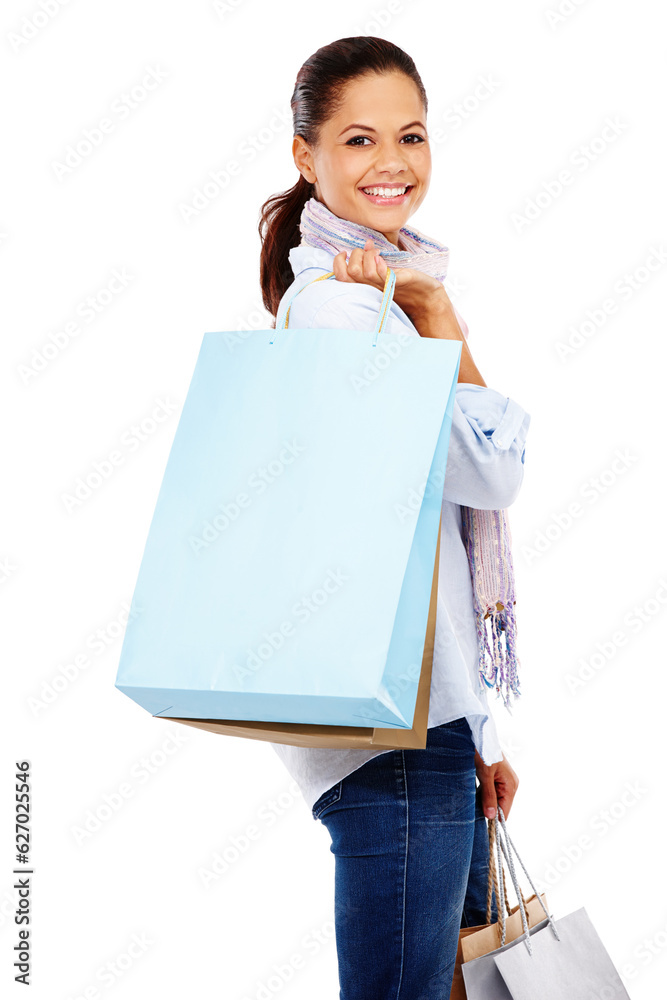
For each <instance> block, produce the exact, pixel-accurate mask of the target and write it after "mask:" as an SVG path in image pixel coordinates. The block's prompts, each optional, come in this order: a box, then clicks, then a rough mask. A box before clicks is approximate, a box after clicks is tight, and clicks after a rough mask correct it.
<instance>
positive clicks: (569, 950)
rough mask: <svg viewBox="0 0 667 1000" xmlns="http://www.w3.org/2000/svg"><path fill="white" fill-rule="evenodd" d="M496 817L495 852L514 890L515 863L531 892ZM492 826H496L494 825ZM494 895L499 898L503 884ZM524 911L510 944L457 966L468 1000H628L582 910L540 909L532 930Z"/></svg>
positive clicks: (614, 969)
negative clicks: (497, 849) (555, 912)
mask: <svg viewBox="0 0 667 1000" xmlns="http://www.w3.org/2000/svg"><path fill="white" fill-rule="evenodd" d="M498 815H499V817H500V822H501V825H502V829H503V834H504V836H503V839H502V840H501V841H500V844H501V849H502V851H503V853H504V855H505V857H506V858H507V860H508V864H509V869H510V875H511V878H512V882H513V884H514V887H515V889H516V890H517V893H520V889H519V886H518V880H517V876H516V871H515V864H514V862H515V861H517V862H518V863H519V864H520V865H521V867H522V869H523V871H524V873H525V874H526V876H527V877H528V879H529V881H530V884H531V886H532V888H533V889H534V888H535V887H534V884H533V881H532V879H531V878H530V875H528V872H527V870H526V867H525V865H524V864H523V861H522V860H521V858H520V857H519V854H518V852H517V851H516V848H515V847H514V844H513V843H512V840H511V838H510V837H509V834H508V833H507V830H506V827H505V818H504V816H503V812H502V809H501V808H500V807H499V808H498ZM493 822H494V825H496V826H497V820H494V821H493ZM497 835H498V831H497V830H496V836H497ZM500 894H501V897H504V881H503V883H502V884H501V893H500ZM522 899H523V897H522ZM500 905H501V904H499V906H500ZM525 909H526V908H525V907H520V912H521V921H522V929H523V933H522V934H521V935H520V936H519V937H517V938H516V939H515V940H514V941H507V940H506V941H505V942H504V943H503V944H502V946H501V947H499V948H496V949H495V950H494V951H492V952H490V953H489V954H487V955H482V956H480V957H478V958H474V959H472V960H471V961H469V962H464V963H463V965H462V966H461V969H462V972H463V978H464V981H465V989H466V994H467V997H468V1000H482V998H483V1000H535V998H536V997H539V998H540V1000H591V998H592V997H598V998H602V997H605V998H608V1000H629V997H628V993H627V991H626V989H625V987H624V986H623V983H622V981H621V979H620V976H619V974H618V972H617V971H616V968H615V967H614V965H613V962H612V960H611V958H610V956H609V954H608V953H607V951H606V949H605V947H604V945H603V943H602V941H601V940H600V937H599V935H598V934H597V932H596V931H595V928H594V927H593V925H592V923H591V921H590V918H589V917H588V914H587V913H586V910H585V908H584V907H581V908H580V909H579V910H576V911H575V912H574V913H570V914H568V915H567V916H565V917H561V918H559V919H557V920H555V919H554V918H553V917H552V915H551V914H550V913H549V912H548V908H547V907H545V909H544V911H543V912H546V919H544V920H541V921H540V922H539V923H537V924H536V925H535V926H534V927H530V926H529V925H528V922H527V919H526V913H525ZM464 944H465V942H464Z"/></svg>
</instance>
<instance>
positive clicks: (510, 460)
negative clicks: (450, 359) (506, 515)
mask: <svg viewBox="0 0 667 1000" xmlns="http://www.w3.org/2000/svg"><path fill="white" fill-rule="evenodd" d="M529 426H530V414H528V413H526V411H525V410H524V409H523V408H522V407H521V406H519V404H518V403H517V402H516V401H515V400H513V399H510V398H509V397H508V396H503V395H502V393H500V392H497V391H496V390H495V389H490V388H489V387H488V386H483V385H475V384H473V383H470V382H459V383H457V386H456V398H455V401H454V409H453V414H452V431H451V435H450V438H449V449H448V452H447V469H446V473H445V488H444V494H443V495H444V499H445V500H451V501H452V502H453V503H458V504H463V505H464V506H466V507H477V508H479V509H480V510H497V509H498V510H499V509H502V508H504V507H509V506H510V504H512V503H514V501H515V500H516V498H517V496H518V493H519V489H520V487H521V483H522V482H523V474H524V458H525V445H526V436H527V434H528V428H529Z"/></svg>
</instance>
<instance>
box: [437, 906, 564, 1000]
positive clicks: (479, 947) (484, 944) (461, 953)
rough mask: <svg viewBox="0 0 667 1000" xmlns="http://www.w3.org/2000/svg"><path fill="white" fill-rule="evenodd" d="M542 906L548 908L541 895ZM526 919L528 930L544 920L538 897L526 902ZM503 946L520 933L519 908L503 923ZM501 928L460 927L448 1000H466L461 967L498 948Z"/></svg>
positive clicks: (496, 924) (490, 924)
mask: <svg viewBox="0 0 667 1000" xmlns="http://www.w3.org/2000/svg"><path fill="white" fill-rule="evenodd" d="M541 899H542V902H543V903H544V905H545V906H546V905H547V901H546V896H545V895H544V894H542V895H541ZM525 910H526V916H527V918H528V925H529V927H535V926H537V924H539V923H540V922H541V921H540V917H542V918H543V917H544V910H543V908H542V906H541V905H540V903H539V900H538V898H537V896H535V895H532V896H529V897H528V899H526V901H525ZM505 927H506V934H505V941H506V943H508V944H509V943H511V942H512V941H516V939H517V938H518V937H519V936H520V935H521V934H522V933H523V928H522V925H521V914H520V912H519V904H518V903H517V905H516V906H513V907H512V908H511V909H510V911H509V914H508V916H507V918H506V920H505ZM499 935H500V926H499V924H498V923H497V922H495V923H486V924H479V925H478V926H476V927H462V928H461V930H460V931H459V944H458V949H457V954H456V963H455V965H454V978H453V980H452V992H451V995H450V1000H466V988H465V983H464V978H463V968H462V966H463V964H464V963H465V962H472V960H473V959H475V958H479V957H480V956H482V955H488V954H489V953H490V952H492V951H495V950H496V949H497V948H498V947H499V944H500V938H499Z"/></svg>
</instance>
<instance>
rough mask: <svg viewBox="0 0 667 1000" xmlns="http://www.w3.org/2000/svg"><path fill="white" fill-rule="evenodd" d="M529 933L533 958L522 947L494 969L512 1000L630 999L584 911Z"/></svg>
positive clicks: (500, 957) (511, 950)
mask: <svg viewBox="0 0 667 1000" xmlns="http://www.w3.org/2000/svg"><path fill="white" fill-rule="evenodd" d="M554 924H555V927H556V931H557V932H558V938H556V937H555V935H554V934H553V933H552V931H551V928H550V927H549V921H547V920H544V921H543V922H542V923H541V924H540V925H539V926H538V927H536V928H535V930H533V931H531V932H530V943H531V946H532V954H529V953H528V951H527V950H526V948H525V947H523V945H522V946H521V947H513V948H508V949H507V950H506V951H503V952H502V953H501V954H498V955H495V956H494V960H495V964H496V966H497V968H498V970H499V972H500V974H501V976H502V978H503V980H504V982H505V986H506V987H507V990H508V993H507V995H508V996H509V997H511V998H512V1000H534V998H535V997H539V998H540V1000H590V997H600V998H602V997H605V998H607V1000H629V994H628V991H627V990H626V988H625V986H624V985H623V982H622V980H621V977H620V976H619V974H618V972H617V970H616V968H615V966H614V964H613V962H612V960H611V958H610V956H609V953H608V952H607V950H606V948H605V946H604V944H603V943H602V941H601V939H600V936H599V934H598V933H597V931H596V930H595V928H594V927H593V924H592V922H591V919H590V917H589V916H588V914H587V912H586V908H585V907H584V906H582V907H580V908H579V909H578V910H575V911H574V912H573V913H568V914H567V915H566V916H564V917H558V918H556V919H555V920H554Z"/></svg>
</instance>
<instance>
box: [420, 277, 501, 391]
mask: <svg viewBox="0 0 667 1000" xmlns="http://www.w3.org/2000/svg"><path fill="white" fill-rule="evenodd" d="M440 288H441V291H442V294H439V292H438V291H436V292H434V294H433V297H432V298H429V299H427V300H426V302H425V303H423V304H422V305H421V307H419V306H417V307H415V308H412V309H411V310H410V312H407V315H408V316H409V317H410V319H411V320H412V322H413V323H414V325H415V326H416V327H417V330H418V332H419V335H420V336H421V337H435V338H437V339H441V340H460V341H461V343H462V344H463V347H462V350H461V364H460V366H459V377H458V381H459V382H471V383H473V385H482V386H484V387H486V382H485V381H484V379H483V378H482V376H481V374H480V371H479V369H478V367H477V365H476V364H475V362H474V361H473V359H472V354H471V353H470V348H469V347H468V344H467V342H466V339H465V337H464V335H463V331H462V329H461V327H460V326H459V322H458V320H457V318H456V310H455V309H454V306H453V305H452V302H451V299H450V298H449V296H448V295H447V293H446V291H445V289H444V286H440ZM403 311H404V312H405V310H403Z"/></svg>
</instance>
